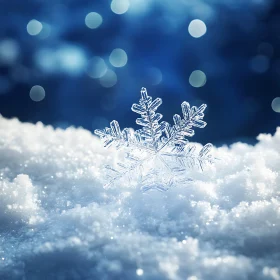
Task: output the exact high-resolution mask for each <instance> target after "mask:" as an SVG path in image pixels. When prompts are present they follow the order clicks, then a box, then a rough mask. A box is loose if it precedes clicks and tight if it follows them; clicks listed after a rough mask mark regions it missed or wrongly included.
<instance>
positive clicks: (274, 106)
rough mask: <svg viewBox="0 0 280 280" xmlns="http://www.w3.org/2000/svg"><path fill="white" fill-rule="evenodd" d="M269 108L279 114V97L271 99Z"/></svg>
mask: <svg viewBox="0 0 280 280" xmlns="http://www.w3.org/2000/svg"><path fill="white" fill-rule="evenodd" d="M271 108H272V110H273V111H274V112H276V113H280V97H276V98H274V99H273V101H272V103H271Z"/></svg>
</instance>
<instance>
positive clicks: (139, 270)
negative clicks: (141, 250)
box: [136, 268, 144, 276]
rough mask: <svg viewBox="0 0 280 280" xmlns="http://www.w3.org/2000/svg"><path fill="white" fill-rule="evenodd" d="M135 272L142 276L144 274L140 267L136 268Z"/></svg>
mask: <svg viewBox="0 0 280 280" xmlns="http://www.w3.org/2000/svg"><path fill="white" fill-rule="evenodd" d="M136 274H137V275H138V276H142V275H143V274H144V270H143V269H141V268H138V269H136Z"/></svg>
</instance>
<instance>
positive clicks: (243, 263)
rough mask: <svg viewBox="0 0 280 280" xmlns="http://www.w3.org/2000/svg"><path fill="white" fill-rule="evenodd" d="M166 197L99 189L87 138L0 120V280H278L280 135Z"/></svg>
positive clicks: (105, 153)
mask: <svg viewBox="0 0 280 280" xmlns="http://www.w3.org/2000/svg"><path fill="white" fill-rule="evenodd" d="M258 140H259V143H258V144H257V145H255V146H250V145H247V144H242V143H236V144H234V145H232V146H231V147H226V146H224V147H221V148H215V149H214V155H215V156H216V157H218V158H219V159H220V160H218V161H217V162H216V163H215V164H214V165H213V166H211V167H209V168H208V169H207V170H206V171H205V172H204V173H199V172H197V171H190V172H191V173H192V174H191V175H192V177H193V178H194V179H195V180H196V181H195V182H194V183H191V184H190V185H189V186H188V187H177V188H174V189H170V190H169V191H167V192H165V193H161V192H155V191H153V192H148V193H145V194H142V193H141V192H140V190H139V189H137V188H131V187H130V186H129V185H125V184H122V185H119V186H118V188H111V189H104V188H103V187H102V180H103V173H102V166H103V165H104V164H105V163H109V162H112V161H114V157H115V153H114V152H112V150H106V149H103V148H102V145H101V142H100V141H99V140H98V139H97V138H96V137H95V136H93V135H92V134H91V133H90V132H89V131H86V130H84V129H80V128H79V129H75V128H68V129H66V130H61V129H53V128H52V127H51V126H44V125H42V124H41V123H37V124H36V125H33V124H29V123H20V122H19V121H18V120H16V119H12V120H7V119H5V118H3V117H1V116H0V279H27V280H29V279H48V280H49V279H129V280H131V279H172V280H177V279H178V280H179V279H187V280H198V279H215V280H224V279H227V280H231V279H238V280H241V279H273V280H279V279H280V199H279V194H280V177H279V169H280V128H278V129H277V132H276V134H275V135H274V136H271V135H264V134H262V135H260V136H259V137H258Z"/></svg>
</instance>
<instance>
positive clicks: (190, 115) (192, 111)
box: [161, 101, 207, 149]
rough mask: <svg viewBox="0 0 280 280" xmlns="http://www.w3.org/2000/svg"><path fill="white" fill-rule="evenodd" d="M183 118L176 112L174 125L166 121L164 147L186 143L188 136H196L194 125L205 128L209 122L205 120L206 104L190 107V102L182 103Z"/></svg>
mask: <svg viewBox="0 0 280 280" xmlns="http://www.w3.org/2000/svg"><path fill="white" fill-rule="evenodd" d="M181 108H182V113H183V119H182V118H181V116H180V115H178V114H176V115H174V116H173V121H174V126H172V127H171V126H170V125H169V124H168V123H165V135H166V137H164V138H163V142H164V144H163V146H162V147H161V149H163V148H164V147H165V146H166V145H169V144H172V145H174V144H177V145H182V144H184V145H186V144H187V143H188V140H187V139H186V137H192V136H194V134H195V133H194V130H193V129H192V127H198V128H204V127H205V126H206V125H207V123H206V122H205V121H203V117H204V113H203V112H204V110H205V109H206V108H207V105H206V104H202V105H201V106H200V107H199V108H197V107H196V106H193V107H190V104H189V103H188V102H186V101H185V102H183V103H182V104H181Z"/></svg>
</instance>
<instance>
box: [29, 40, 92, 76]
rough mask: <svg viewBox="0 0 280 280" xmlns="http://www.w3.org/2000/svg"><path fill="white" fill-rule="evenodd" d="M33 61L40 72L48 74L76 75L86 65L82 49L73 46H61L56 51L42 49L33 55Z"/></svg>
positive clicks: (81, 71)
mask: <svg viewBox="0 0 280 280" xmlns="http://www.w3.org/2000/svg"><path fill="white" fill-rule="evenodd" d="M34 60H35V63H36V64H37V66H38V67H39V68H40V69H41V70H42V71H44V72H47V73H50V74H53V73H61V72H62V73H67V74H70V75H78V74H81V73H83V71H84V69H85V68H86V65H87V57H86V55H85V53H84V51H83V49H82V48H80V47H78V46H73V45H62V46H61V47H60V48H58V49H49V48H42V49H40V50H39V51H38V52H36V53H35V56H34Z"/></svg>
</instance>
